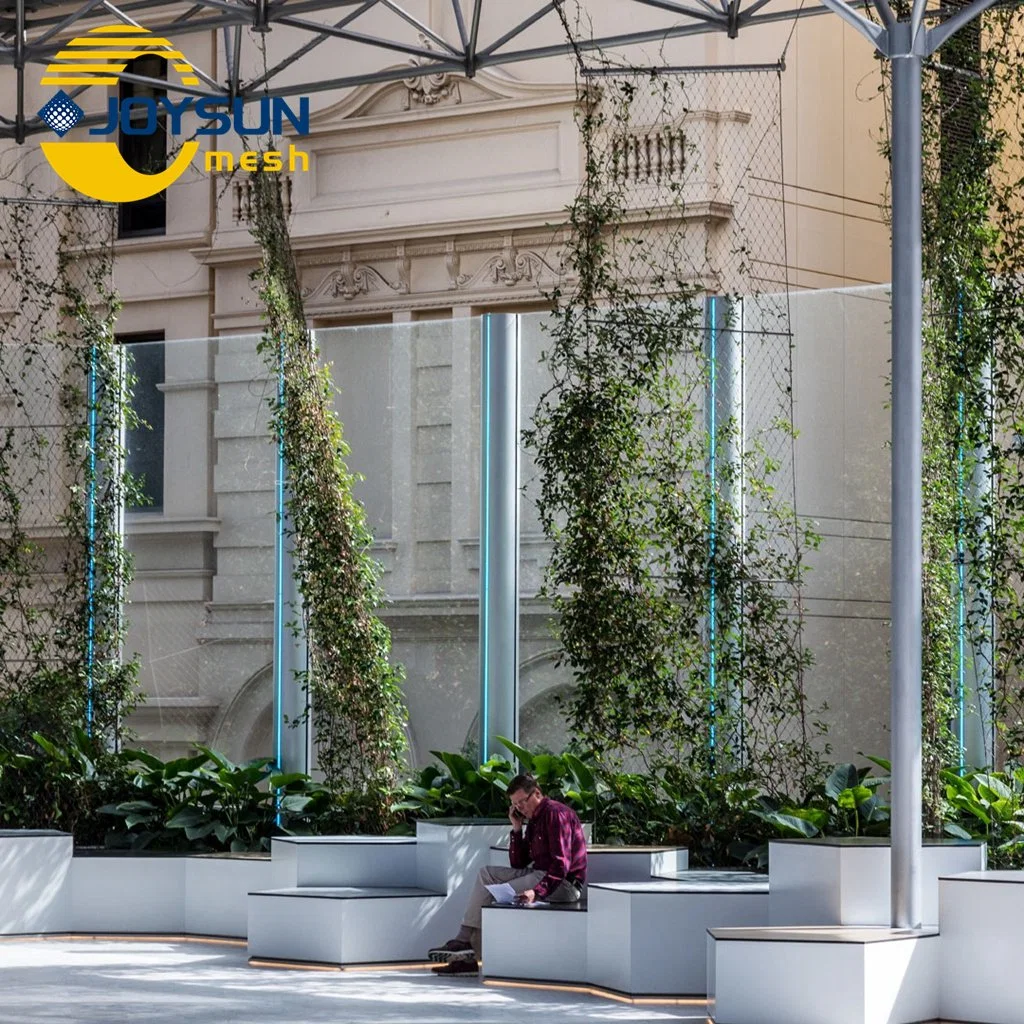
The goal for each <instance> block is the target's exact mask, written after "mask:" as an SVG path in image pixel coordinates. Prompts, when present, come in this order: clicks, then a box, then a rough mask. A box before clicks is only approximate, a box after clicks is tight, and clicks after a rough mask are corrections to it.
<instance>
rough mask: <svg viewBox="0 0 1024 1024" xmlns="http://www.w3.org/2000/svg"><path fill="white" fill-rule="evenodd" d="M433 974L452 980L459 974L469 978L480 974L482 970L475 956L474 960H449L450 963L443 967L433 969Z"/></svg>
mask: <svg viewBox="0 0 1024 1024" xmlns="http://www.w3.org/2000/svg"><path fill="white" fill-rule="evenodd" d="M431 973H432V974H436V975H437V976H438V977H443V978H452V977H454V976H455V975H459V974H461V975H463V976H464V977H468V976H470V975H477V974H479V973H480V968H479V966H478V965H477V962H476V957H475V956H473V957H472V959H470V958H469V957H466V958H463V959H461V960H449V961H448V963H446V964H443V965H442V966H441V967H433V968H431Z"/></svg>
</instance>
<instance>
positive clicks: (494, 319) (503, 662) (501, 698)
mask: <svg viewBox="0 0 1024 1024" xmlns="http://www.w3.org/2000/svg"><path fill="white" fill-rule="evenodd" d="M481 330H482V338H481V357H480V362H481V390H480V435H481V436H480V451H481V460H480V760H481V761H485V760H487V758H488V757H489V756H490V755H491V754H493V753H495V752H496V751H499V752H500V751H501V750H502V748H501V747H500V746H499V745H498V743H497V741H496V737H497V736H506V737H508V738H509V739H511V740H518V738H519V317H517V316H515V315H513V314H504V313H498V314H495V313H491V314H488V315H486V316H484V317H483V322H482V324H481Z"/></svg>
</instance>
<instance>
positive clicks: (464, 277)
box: [444, 241, 471, 292]
mask: <svg viewBox="0 0 1024 1024" xmlns="http://www.w3.org/2000/svg"><path fill="white" fill-rule="evenodd" d="M461 263H462V257H461V256H460V255H459V253H458V250H457V249H456V248H455V242H454V241H448V242H446V243H445V247H444V265H445V268H446V269H447V271H448V291H450V292H452V291H455V290H456V289H458V288H462V287H463V286H464V285H465V284H467V283H468V281H469V278H470V276H471V275H469V274H462V273H459V268H460V266H461Z"/></svg>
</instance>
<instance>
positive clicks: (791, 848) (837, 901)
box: [768, 838, 986, 927]
mask: <svg viewBox="0 0 1024 1024" xmlns="http://www.w3.org/2000/svg"><path fill="white" fill-rule="evenodd" d="M889 854H890V849H889V841H888V839H840V838H837V839H807V840H803V839H792V840H789V839H785V840H778V841H775V842H772V843H771V844H770V845H769V873H770V877H771V897H770V899H769V901H768V921H769V923H770V924H771V925H773V926H774V925H779V926H787V925H825V926H829V925H835V926H851V927H855V926H860V925H867V926H875V927H888V926H889V924H890V923H891V920H892V917H891V913H890V909H889V908H890V902H889V900H890V881H889V859H890V857H889ZM985 863H986V847H985V844H984V843H982V842H972V841H967V840H957V839H954V840H943V841H941V842H926V843H925V844H924V848H923V850H922V856H921V867H922V872H921V875H922V877H921V882H922V893H921V910H922V924H923V925H924V926H925V927H935V926H936V925H938V921H939V882H938V880H939V876H940V875H953V874H959V873H960V872H962V871H983V870H984V869H985Z"/></svg>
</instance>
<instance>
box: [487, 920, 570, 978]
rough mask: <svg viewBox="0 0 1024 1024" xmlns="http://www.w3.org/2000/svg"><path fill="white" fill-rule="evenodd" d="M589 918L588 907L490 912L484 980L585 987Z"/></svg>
mask: <svg viewBox="0 0 1024 1024" xmlns="http://www.w3.org/2000/svg"><path fill="white" fill-rule="evenodd" d="M588 916H589V915H588V913H587V904H586V903H585V902H580V903H549V904H545V905H543V906H537V907H516V906H513V905H504V906H494V907H484V911H483V929H482V941H483V951H482V952H483V975H484V977H486V978H502V979H506V980H512V979H515V980H523V979H529V980H531V981H562V982H585V981H586V980H587V918H588Z"/></svg>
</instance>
